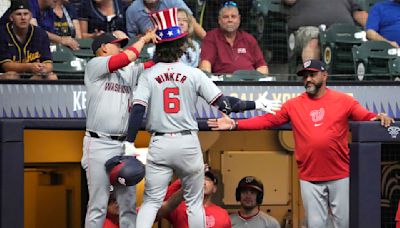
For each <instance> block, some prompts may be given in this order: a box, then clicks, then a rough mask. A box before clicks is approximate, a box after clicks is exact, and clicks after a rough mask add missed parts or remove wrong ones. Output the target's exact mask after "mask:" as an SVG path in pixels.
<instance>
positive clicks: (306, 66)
mask: <svg viewBox="0 0 400 228" xmlns="http://www.w3.org/2000/svg"><path fill="white" fill-rule="evenodd" d="M306 71H313V72H319V71H326V67H325V64H324V63H323V62H321V61H319V60H317V59H311V60H307V61H305V62H304V63H303V68H302V69H300V70H299V71H297V75H298V76H303V75H304V73H305V72H306Z"/></svg>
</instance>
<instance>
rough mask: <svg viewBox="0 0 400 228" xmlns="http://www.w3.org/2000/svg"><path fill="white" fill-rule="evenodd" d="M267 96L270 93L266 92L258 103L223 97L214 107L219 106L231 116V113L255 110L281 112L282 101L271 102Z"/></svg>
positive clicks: (219, 98) (272, 112) (216, 101)
mask: <svg viewBox="0 0 400 228" xmlns="http://www.w3.org/2000/svg"><path fill="white" fill-rule="evenodd" d="M267 95H268V92H265V93H264V94H263V95H262V96H260V97H259V98H258V99H257V100H256V101H243V100H240V99H239V98H235V97H230V96H223V95H222V96H220V97H218V99H217V100H215V102H214V103H213V105H215V106H217V107H218V108H219V110H220V111H222V112H224V113H225V114H229V113H231V112H243V111H246V110H253V109H257V110H260V111H265V112H267V113H271V114H275V113H276V111H278V110H280V108H281V104H280V101H277V100H269V99H267Z"/></svg>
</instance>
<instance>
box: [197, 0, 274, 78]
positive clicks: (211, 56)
mask: <svg viewBox="0 0 400 228" xmlns="http://www.w3.org/2000/svg"><path fill="white" fill-rule="evenodd" d="M218 23H219V26H220V27H219V28H216V29H213V30H211V31H209V32H208V33H207V36H206V37H205V38H204V40H203V42H202V44H201V54H200V57H201V62H200V67H199V68H200V69H201V70H203V71H206V72H210V73H211V72H212V73H233V72H234V71H236V70H257V71H259V72H260V73H262V74H268V67H267V64H266V63H265V60H264V56H263V53H262V51H261V49H260V47H259V46H258V43H257V40H256V39H255V38H254V37H253V36H252V35H250V34H249V33H247V32H245V31H242V30H239V25H240V14H239V9H238V8H237V5H236V3H235V2H232V1H229V2H226V3H225V4H224V6H223V7H222V8H221V9H220V11H219V16H218Z"/></svg>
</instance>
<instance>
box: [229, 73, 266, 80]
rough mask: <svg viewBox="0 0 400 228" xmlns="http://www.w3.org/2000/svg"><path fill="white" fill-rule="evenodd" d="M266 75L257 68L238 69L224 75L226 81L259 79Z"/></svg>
mask: <svg viewBox="0 0 400 228" xmlns="http://www.w3.org/2000/svg"><path fill="white" fill-rule="evenodd" d="M265 77H266V75H264V74H261V73H260V72H258V71H256V70H237V71H235V72H233V74H227V75H223V80H224V81H259V80H260V79H262V78H265Z"/></svg>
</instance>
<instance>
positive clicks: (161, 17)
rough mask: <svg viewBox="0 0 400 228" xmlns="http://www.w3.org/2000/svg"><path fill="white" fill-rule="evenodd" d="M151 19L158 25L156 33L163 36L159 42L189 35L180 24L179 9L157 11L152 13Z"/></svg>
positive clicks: (155, 25)
mask: <svg viewBox="0 0 400 228" xmlns="http://www.w3.org/2000/svg"><path fill="white" fill-rule="evenodd" d="M150 19H151V21H152V22H153V25H154V27H157V31H156V34H157V36H159V37H160V38H161V40H160V41H158V42H159V43H162V42H166V41H173V40H177V39H179V38H182V37H184V36H186V35H187V32H182V30H181V27H179V25H178V9H177V8H169V9H165V10H162V11H158V12H156V13H151V16H150Z"/></svg>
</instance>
